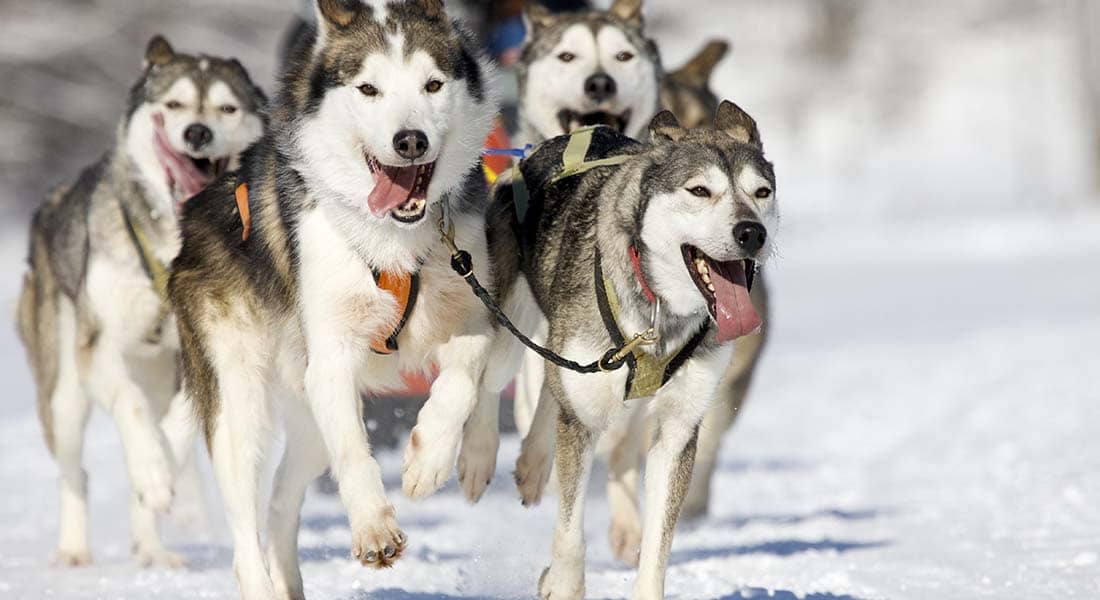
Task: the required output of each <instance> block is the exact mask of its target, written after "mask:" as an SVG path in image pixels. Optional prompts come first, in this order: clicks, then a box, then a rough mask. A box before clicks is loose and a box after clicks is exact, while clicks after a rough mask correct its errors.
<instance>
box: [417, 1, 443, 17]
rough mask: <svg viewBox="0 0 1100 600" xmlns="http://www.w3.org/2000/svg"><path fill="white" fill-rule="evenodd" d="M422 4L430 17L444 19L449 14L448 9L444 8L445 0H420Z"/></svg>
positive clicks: (426, 14) (425, 12) (425, 13)
mask: <svg viewBox="0 0 1100 600" xmlns="http://www.w3.org/2000/svg"><path fill="white" fill-rule="evenodd" d="M420 6H421V7H422V8H423V9H424V15H425V16H427V17H428V18H429V19H442V18H445V17H446V16H447V11H446V10H445V9H444V8H443V0H420Z"/></svg>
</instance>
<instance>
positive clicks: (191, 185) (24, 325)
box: [18, 36, 264, 565]
mask: <svg viewBox="0 0 1100 600" xmlns="http://www.w3.org/2000/svg"><path fill="white" fill-rule="evenodd" d="M263 104H264V98H263V94H262V93H261V92H260V90H259V89H258V88H257V87H256V86H254V85H253V83H252V81H251V80H250V79H249V77H248V73H247V72H245V70H244V68H243V67H242V66H241V65H240V63H238V62H237V61H236V60H224V59H221V58H216V57H212V56H205V55H198V56H192V55H188V54H181V53H176V52H175V51H174V50H173V49H172V47H171V46H170V45H169V44H168V42H167V41H165V40H164V38H161V37H159V36H158V37H155V38H153V39H152V41H150V42H149V45H148V48H147V50H146V53H145V67H144V72H143V73H142V76H141V78H140V79H139V80H138V81H137V83H136V84H135V85H134V86H133V88H132V89H131V90H130V103H129V108H128V110H127V112H126V116H125V118H123V119H122V121H121V123H120V124H119V126H118V131H117V135H116V139H115V143H114V146H113V147H112V148H111V150H109V151H108V152H107V154H106V155H105V156H104V157H103V158H102V159H100V161H99V162H97V163H96V164H95V165H93V166H91V167H89V168H88V169H87V170H85V171H84V173H82V174H81V175H80V178H79V179H77V181H76V182H75V183H73V184H72V185H70V186H67V187H64V188H62V189H59V190H58V191H56V192H54V193H53V194H52V195H51V196H50V197H49V198H48V199H47V200H46V202H45V203H44V204H43V205H42V207H41V208H39V210H38V212H37V213H36V214H35V217H34V222H33V224H32V226H31V236H30V237H31V243H30V257H29V263H30V264H29V266H30V269H29V270H28V272H27V275H26V277H25V279H24V285H23V292H22V296H21V297H20V302H19V315H18V319H19V331H20V335H21V336H22V338H23V343H24V345H25V346H26V349H27V356H28V358H29V360H30V363H31V368H32V370H33V371H34V376H35V383H36V384H37V387H38V409H39V416H40V417H41V420H42V424H43V428H44V429H45V434H46V443H47V445H48V446H49V448H50V450H51V451H52V452H53V454H54V456H55V457H56V459H57V462H58V466H59V467H60V470H61V501H60V507H61V523H60V540H59V542H58V550H57V561H58V562H59V563H61V564H66V565H80V564H85V563H88V562H89V561H90V560H91V554H90V552H89V548H88V521H87V485H86V478H85V474H84V470H83V469H82V467H81V454H82V450H83V444H84V428H85V425H86V424H87V420H88V414H89V410H90V408H91V401H92V400H95V401H96V402H97V403H98V404H99V405H100V406H102V407H103V408H104V410H106V411H107V412H108V413H109V414H110V415H111V416H112V417H113V418H114V420H115V423H116V424H117V425H118V430H119V433H120V434H121V436H122V445H123V449H124V450H125V453H126V465H127V468H128V470H129V475H130V483H131V485H132V486H133V494H132V497H131V500H130V507H131V508H130V527H131V532H130V533H131V537H132V539H133V551H134V555H135V558H136V559H137V560H138V562H140V563H142V564H153V563H155V564H161V565H178V564H181V562H182V559H181V558H180V557H178V556H177V555H175V554H172V553H171V552H168V551H167V550H165V549H164V547H163V545H162V544H161V541H160V538H159V536H158V535H157V530H156V518H155V515H154V511H155V510H164V509H167V508H168V505H169V503H170V501H171V499H172V474H171V468H172V463H173V460H172V459H171V456H170V453H169V451H168V448H167V446H166V444H165V440H164V438H163V436H162V434H161V432H160V430H159V428H158V420H159V419H160V418H161V417H162V416H164V415H165V412H166V411H167V410H168V405H169V400H170V399H171V398H172V396H173V394H174V393H175V390H176V386H177V383H176V382H177V380H178V378H177V375H176V354H177V352H178V347H179V346H178V341H177V338H176V334H175V325H174V324H173V322H172V319H171V316H170V315H169V314H168V313H167V305H166V298H164V297H163V295H162V294H161V293H158V286H159V291H160V292H163V289H164V288H163V285H164V281H165V279H164V278H165V273H166V271H165V270H164V265H165V264H167V263H168V262H169V261H171V260H172V258H173V257H174V256H175V255H176V251H177V250H178V249H179V225H178V221H177V215H178V214H179V211H180V209H181V206H183V203H184V202H185V201H187V199H188V198H190V197H191V196H193V195H194V194H196V193H197V192H199V191H200V190H201V189H202V188H203V186H205V185H206V184H207V183H208V182H209V181H211V180H212V179H213V177H214V176H216V175H218V174H219V173H221V172H222V171H224V170H225V169H227V168H232V167H235V166H236V160H237V156H238V154H239V153H240V152H241V151H243V150H244V148H245V147H246V146H248V145H249V144H251V143H252V142H253V141H255V140H256V139H257V138H258V137H259V136H260V134H261V133H262V132H263V117H262V112H261V111H262V108H263ZM185 441H186V437H185ZM182 444H183V443H182V442H181V445H182ZM186 449H187V448H186V446H185V445H183V446H182V447H181V448H179V450H181V453H182V451H186ZM188 454H190V453H188ZM177 458H178V459H179V460H178V461H177V462H180V463H187V462H188V460H187V459H188V458H189V457H188V456H187V455H182V456H177ZM188 480H189V481H192V482H194V481H197V480H196V479H194V478H193V477H189V478H188Z"/></svg>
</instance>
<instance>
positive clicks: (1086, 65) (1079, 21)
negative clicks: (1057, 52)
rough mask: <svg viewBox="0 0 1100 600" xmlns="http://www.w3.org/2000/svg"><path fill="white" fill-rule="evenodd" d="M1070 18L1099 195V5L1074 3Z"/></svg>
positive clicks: (1082, 1) (1084, 1) (1086, 1)
mask: <svg viewBox="0 0 1100 600" xmlns="http://www.w3.org/2000/svg"><path fill="white" fill-rule="evenodd" d="M1070 14H1071V15H1072V18H1073V21H1074V24H1075V26H1076V29H1077V47H1078V56H1079V60H1080V68H1081V79H1082V90H1083V92H1084V104H1085V112H1086V114H1087V117H1088V119H1089V123H1088V125H1089V146H1090V147H1091V149H1092V155H1093V156H1092V159H1093V160H1092V162H1093V164H1094V165H1095V167H1094V168H1093V171H1092V182H1093V186H1094V191H1097V192H1100V2H1096V0H1077V3H1076V5H1075V10H1073V11H1070ZM1096 196H1097V197H1100V194H1096Z"/></svg>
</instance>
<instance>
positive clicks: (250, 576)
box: [210, 348, 275, 600]
mask: <svg viewBox="0 0 1100 600" xmlns="http://www.w3.org/2000/svg"><path fill="white" fill-rule="evenodd" d="M248 350H249V351H252V349H251V348H249V349H248ZM238 356H253V355H249V354H239V355H238ZM219 362H220V361H219ZM236 362H237V363H238V364H237V366H236V368H235V369H232V370H231V369H226V368H219V369H217V371H218V375H219V377H218V381H217V385H218V387H219V388H220V390H221V394H220V401H219V402H218V404H217V413H216V415H214V417H213V418H214V423H213V434H212V435H211V439H210V455H211V459H212V461H213V464H214V474H215V476H216V477H217V480H218V487H219V489H220V490H221V495H222V502H223V504H224V506H225V512H226V520H227V521H228V525H229V530H230V533H231V534H232V536H233V572H234V574H235V575H236V578H237V584H238V585H239V586H240V590H241V598H242V600H270V599H271V598H274V597H275V594H274V589H273V588H272V585H271V578H270V577H269V576H268V572H267V565H266V563H265V561H264V554H263V552H262V550H261V549H260V525H259V516H258V510H259V501H260V491H259V478H260V472H261V470H262V468H263V465H264V453H265V450H266V447H267V442H268V439H269V438H270V435H271V432H270V428H271V414H270V410H269V406H268V403H267V398H266V395H265V393H264V392H265V390H264V385H263V381H262V380H261V379H260V377H259V373H261V372H262V370H261V369H259V368H257V365H252V364H247V365H242V364H239V363H240V362H241V359H238V360H237V361H236Z"/></svg>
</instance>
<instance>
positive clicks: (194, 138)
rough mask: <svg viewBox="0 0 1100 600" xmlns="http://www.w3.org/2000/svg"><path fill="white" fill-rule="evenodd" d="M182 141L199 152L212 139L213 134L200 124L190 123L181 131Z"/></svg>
mask: <svg viewBox="0 0 1100 600" xmlns="http://www.w3.org/2000/svg"><path fill="white" fill-rule="evenodd" d="M183 139H184V141H186V142H187V145H188V146H191V148H192V149H193V150H201V149H202V147H203V146H205V145H207V144H209V143H210V140H213V139H214V132H213V131H210V128H209V127H207V126H206V125H203V124H201V123H192V124H190V125H188V126H187V129H184V130H183Z"/></svg>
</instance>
